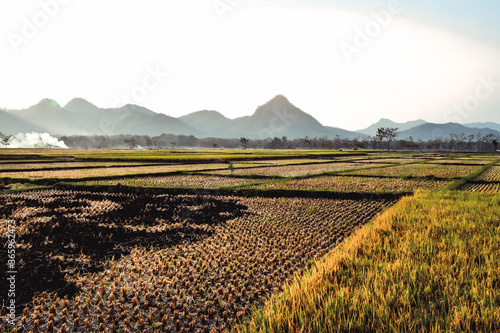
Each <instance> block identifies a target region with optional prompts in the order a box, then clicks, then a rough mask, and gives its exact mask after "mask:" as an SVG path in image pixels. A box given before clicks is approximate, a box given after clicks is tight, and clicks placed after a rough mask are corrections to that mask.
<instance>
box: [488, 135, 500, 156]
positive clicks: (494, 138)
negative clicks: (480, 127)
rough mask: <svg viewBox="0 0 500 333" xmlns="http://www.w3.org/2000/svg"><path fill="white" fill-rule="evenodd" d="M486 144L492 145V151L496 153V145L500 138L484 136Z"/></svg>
mask: <svg viewBox="0 0 500 333" xmlns="http://www.w3.org/2000/svg"><path fill="white" fill-rule="evenodd" d="M484 139H485V140H486V142H489V143H491V144H492V145H493V149H494V150H493V151H494V152H496V151H497V150H498V144H499V143H500V136H498V135H494V134H491V133H490V134H487V135H485V136H484Z"/></svg>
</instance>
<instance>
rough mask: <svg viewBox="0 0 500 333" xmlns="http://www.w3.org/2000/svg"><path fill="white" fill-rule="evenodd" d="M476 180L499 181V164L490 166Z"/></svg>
mask: <svg viewBox="0 0 500 333" xmlns="http://www.w3.org/2000/svg"><path fill="white" fill-rule="evenodd" d="M476 180H483V181H487V182H500V166H492V167H491V168H490V169H489V170H487V171H486V172H484V173H483V174H481V175H479V177H477V179H476Z"/></svg>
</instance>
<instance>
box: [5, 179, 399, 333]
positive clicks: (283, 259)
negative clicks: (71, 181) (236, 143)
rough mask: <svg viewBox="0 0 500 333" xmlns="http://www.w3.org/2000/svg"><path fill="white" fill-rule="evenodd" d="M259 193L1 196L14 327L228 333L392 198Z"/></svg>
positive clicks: (82, 191) (83, 191) (123, 191)
mask: <svg viewBox="0 0 500 333" xmlns="http://www.w3.org/2000/svg"><path fill="white" fill-rule="evenodd" d="M263 193H264V195H263V196H262V197H259V195H258V194H259V191H251V192H248V193H247V192H244V191H243V192H241V194H242V195H237V194H236V193H234V192H231V191H186V190H175V191H174V190H172V191H167V190H156V189H155V190H153V189H141V188H126V187H125V188H124V187H122V188H115V189H114V190H105V189H102V188H101V189H100V190H99V188H98V187H95V188H94V187H90V188H84V187H80V188H79V187H74V188H73V189H72V188H69V187H68V188H60V189H51V190H41V191H30V192H21V193H11V194H5V195H1V196H0V219H15V220H16V223H17V230H16V232H17V255H18V257H17V262H18V266H19V267H18V274H17V283H18V284H19V285H20V286H21V285H22V286H23V289H22V291H21V294H20V295H19V298H18V304H19V306H20V308H19V309H18V311H17V314H18V316H17V318H16V322H17V323H18V327H22V329H23V330H26V331H30V330H32V331H46V330H54V331H59V330H63V331H64V330H66V331H73V332H75V331H98V330H100V329H106V330H109V331H113V330H121V331H130V332H134V331H143V330H144V331H148V332H149V331H155V330H156V329H159V330H160V331H168V330H172V331H189V330H191V331H197V330H200V331H210V330H212V329H215V330H216V331H223V330H227V329H230V328H232V327H234V325H235V324H236V323H237V322H238V321H239V320H240V319H242V318H243V317H244V316H247V315H249V314H250V313H251V311H252V308H253V306H259V305H262V304H263V303H264V302H265V301H266V300H267V299H268V298H269V297H270V296H271V295H272V294H274V293H276V292H278V291H279V290H281V289H282V288H283V286H284V283H285V282H287V281H290V279H291V278H292V277H293V275H294V273H298V272H301V271H302V269H303V268H305V267H306V266H307V265H308V264H309V263H311V262H312V261H313V260H314V259H318V258H320V257H321V256H323V255H324V254H325V253H327V252H329V251H330V250H332V249H333V248H334V247H335V246H337V245H338V244H339V242H341V241H342V240H343V239H344V238H345V237H347V236H349V235H350V234H351V233H352V232H353V231H354V230H356V229H358V228H360V227H362V226H363V225H364V224H366V223H367V222H368V221H370V220H371V219H372V218H373V217H374V216H375V215H377V214H378V213H379V212H381V211H382V210H384V209H385V208H387V207H388V206H390V205H392V204H393V203H394V202H395V201H396V200H397V199H398V198H399V196H388V195H386V196H378V197H377V196H374V197H371V196H368V195H353V196H352V198H351V197H349V196H332V197H330V198H320V197H318V194H317V193H316V194H315V195H314V196H311V197H308V196H306V195H303V196H302V197H300V196H296V195H294V193H295V192H293V191H290V192H289V193H288V192H287V193H284V191H283V193H281V192H275V193H272V195H271V194H270V193H267V194H266V192H263ZM278 194H279V195H281V194H286V196H285V197H280V196H278ZM298 194H300V192H299V193H298ZM302 194H304V193H302ZM3 227H4V226H3V225H2V228H3ZM0 231H1V235H2V237H3V235H5V232H4V230H0ZM1 241H2V243H5V239H4V238H2V239H1ZM5 256H6V251H2V253H0V260H4V261H6V258H5ZM4 274H5V271H2V277H1V278H2V281H1V282H0V283H5V282H4V280H5V279H4V276H3V275H4ZM0 288H1V290H5V288H4V286H3V285H0ZM1 297H2V300H3V299H4V298H5V297H6V296H5V295H3V294H2V296H1ZM2 311H3V312H5V309H2ZM2 318H3V317H2ZM2 320H3V319H2ZM4 324H5V323H4V322H2V321H0V327H1V326H2V325H4Z"/></svg>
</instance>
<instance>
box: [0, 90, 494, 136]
mask: <svg viewBox="0 0 500 333" xmlns="http://www.w3.org/2000/svg"><path fill="white" fill-rule="evenodd" d="M379 127H398V128H399V130H400V134H399V135H398V138H409V137H413V138H414V139H418V138H420V139H422V140H428V139H433V138H436V137H447V136H448V135H449V134H450V133H457V134H460V133H464V134H465V135H470V134H474V135H477V134H479V133H481V134H482V135H485V134H488V133H492V134H495V135H500V125H499V124H496V123H473V124H464V125H461V124H457V123H448V124H432V123H427V122H426V121H424V120H415V121H409V122H406V123H396V122H393V121H391V120H389V119H381V120H380V121H378V122H377V123H375V124H373V125H371V126H369V127H367V128H365V129H361V130H359V131H347V130H344V129H341V128H337V127H330V126H324V125H322V124H321V123H320V122H319V121H318V120H316V119H315V118H314V117H313V116H311V115H310V114H308V113H306V112H304V111H302V110H301V109H299V108H298V107H296V106H295V105H293V104H292V103H290V101H288V99H287V98H286V97H285V96H283V95H277V96H275V97H274V98H272V99H271V100H269V101H268V102H267V103H265V104H263V105H261V106H259V107H257V109H256V110H255V112H254V113H253V114H252V115H250V116H245V117H240V118H235V119H230V118H227V117H225V116H224V115H222V114H221V113H219V112H217V111H213V110H212V111H209V110H203V111H197V112H193V113H190V114H188V115H185V116H182V117H179V118H174V117H170V116H167V115H165V114H163V113H156V112H154V111H151V110H149V109H147V108H144V107H141V106H138V105H133V104H128V105H125V106H123V107H120V108H99V107H97V106H95V105H94V104H92V103H90V102H88V101H86V100H84V99H82V98H75V99H72V100H71V101H70V102H68V103H67V104H66V105H64V106H60V105H59V104H58V103H57V102H56V101H54V100H52V99H43V100H41V101H40V102H39V103H38V104H36V105H33V106H31V107H29V108H27V109H22V110H5V109H0V132H2V133H4V134H7V135H12V134H17V133H19V132H23V133H26V132H47V133H49V134H51V135H55V136H62V135H66V136H70V135H115V134H127V135H150V136H156V135H161V134H163V133H171V134H177V135H179V134H184V135H194V136H196V137H199V138H202V137H218V138H239V137H247V138H251V139H264V138H269V137H271V138H272V137H283V136H286V137H288V138H289V139H296V138H303V137H305V136H309V137H324V136H326V137H328V138H330V139H333V138H335V137H336V136H340V137H342V138H348V139H353V138H355V137H365V136H373V135H375V134H376V132H377V129H378V128H379Z"/></svg>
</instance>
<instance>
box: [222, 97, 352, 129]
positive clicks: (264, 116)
mask: <svg viewBox="0 0 500 333" xmlns="http://www.w3.org/2000/svg"><path fill="white" fill-rule="evenodd" d="M233 124H234V126H233V127H232V128H231V131H230V132H229V135H228V136H229V137H238V136H245V137H249V138H258V139H265V138H269V137H271V138H273V137H278V138H281V137H283V136H286V137H287V138H289V139H296V138H303V137H306V136H309V137H311V138H313V137H324V136H326V137H328V138H330V139H333V138H334V137H335V136H336V135H337V134H339V135H341V136H342V137H345V138H354V137H356V136H360V134H359V133H354V132H350V131H346V130H342V129H337V128H333V127H327V126H323V125H322V124H321V123H320V122H319V121H317V120H316V119H315V118H314V117H313V116H311V115H310V114H308V113H306V112H304V111H302V110H301V109H299V108H298V107H296V106H295V105H293V104H292V103H290V101H289V100H288V99H287V98H286V97H285V96H283V95H277V96H275V97H274V98H272V99H271V100H269V101H268V102H267V103H265V104H264V105H261V106H259V107H258V108H257V109H256V110H255V112H254V113H253V114H252V115H251V116H246V117H241V118H236V119H234V120H233ZM238 133H239V134H238Z"/></svg>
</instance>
